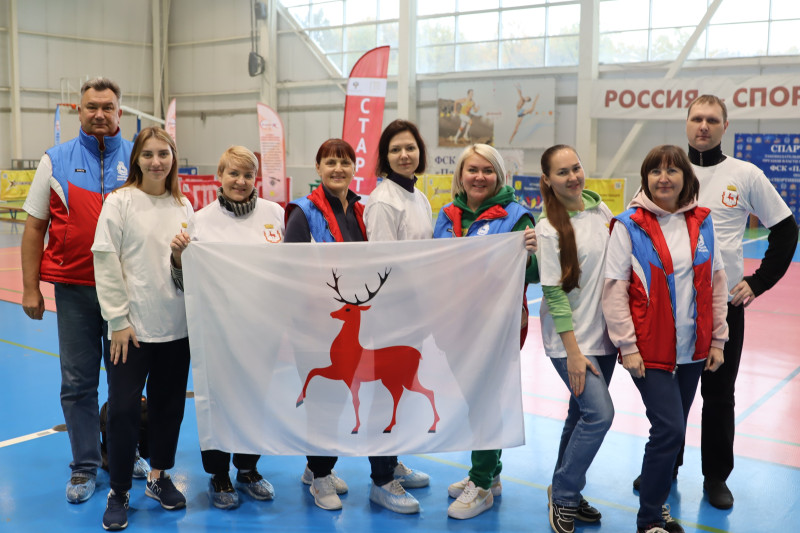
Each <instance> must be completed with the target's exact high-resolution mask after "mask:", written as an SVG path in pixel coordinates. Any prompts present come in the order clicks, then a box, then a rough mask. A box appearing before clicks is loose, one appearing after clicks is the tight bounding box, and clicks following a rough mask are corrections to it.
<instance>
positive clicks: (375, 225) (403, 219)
mask: <svg viewBox="0 0 800 533" xmlns="http://www.w3.org/2000/svg"><path fill="white" fill-rule="evenodd" d="M364 225H365V226H366V228H367V240H370V241H408V240H416V239H430V238H432V237H433V214H432V212H431V204H430V202H429V201H428V198H427V197H426V196H425V195H424V194H422V191H420V190H418V189H416V188H415V189H414V192H413V193H411V192H408V191H407V190H405V189H404V188H403V187H401V186H400V185H398V184H396V183H395V182H393V181H392V180H390V179H384V180H383V181H382V182H381V184H380V185H378V186H377V187H375V190H374V191H372V193H370V195H369V200H368V201H367V206H366V207H365V208H364Z"/></svg>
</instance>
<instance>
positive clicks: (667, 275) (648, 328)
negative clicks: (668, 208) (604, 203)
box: [611, 207, 715, 372]
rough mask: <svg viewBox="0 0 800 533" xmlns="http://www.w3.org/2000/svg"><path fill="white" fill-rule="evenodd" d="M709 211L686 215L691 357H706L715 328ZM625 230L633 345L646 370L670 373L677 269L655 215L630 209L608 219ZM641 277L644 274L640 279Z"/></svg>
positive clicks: (673, 354)
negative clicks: (692, 329)
mask: <svg viewBox="0 0 800 533" xmlns="http://www.w3.org/2000/svg"><path fill="white" fill-rule="evenodd" d="M709 213H710V210H709V209H707V208H705V207H695V208H693V209H689V210H688V211H686V212H685V213H684V217H685V218H686V227H687V229H688V230H689V242H690V244H691V249H692V270H693V274H694V282H693V285H694V307H695V335H696V338H695V350H694V355H693V356H692V359H693V360H695V361H699V360H702V359H705V358H706V357H708V350H709V348H710V346H711V332H712V329H713V325H712V323H713V312H712V286H711V280H712V277H713V274H714V273H713V264H714V246H715V244H714V226H713V223H712V221H711V217H710V216H709ZM617 221H619V222H620V223H622V224H624V225H625V227H626V228H627V230H628V234H629V235H630V238H631V245H632V248H633V250H632V252H633V257H632V265H631V280H630V286H629V287H628V297H629V299H630V309H631V317H632V319H633V325H634V327H635V330H636V346H637V348H638V349H639V353H640V354H641V356H642V359H643V360H644V366H645V368H657V369H661V370H667V371H669V372H672V371H673V370H674V369H675V364H676V358H677V354H676V345H677V338H676V332H675V305H676V303H675V299H676V293H675V273H674V271H673V265H672V256H671V255H670V253H669V249H668V248H667V242H666V240H665V239H664V234H663V233H662V232H661V226H660V225H659V223H658V219H657V217H656V215H654V214H653V213H651V212H650V211H648V210H646V209H643V208H641V207H639V208H633V209H629V210H627V211H625V212H624V213H622V214H620V215H619V216H617V217H615V218H614V219H613V220H612V221H611V228H612V229H613V227H614V223H615V222H617ZM642 276H644V277H643V278H642Z"/></svg>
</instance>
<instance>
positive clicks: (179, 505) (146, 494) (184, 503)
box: [144, 488, 186, 511]
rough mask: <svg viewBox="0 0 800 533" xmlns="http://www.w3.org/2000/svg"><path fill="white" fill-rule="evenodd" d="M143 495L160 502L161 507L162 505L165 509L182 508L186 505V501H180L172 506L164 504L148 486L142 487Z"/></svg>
mask: <svg viewBox="0 0 800 533" xmlns="http://www.w3.org/2000/svg"><path fill="white" fill-rule="evenodd" d="M144 495H145V496H148V497H150V498H153V499H154V500H155V501H157V502H158V503H160V504H161V507H163V508H164V509H166V510H167V511H175V510H177V509H183V508H184V507H186V502H180V503H178V504H176V505H173V506H169V505H166V504H165V503H164V502H162V501H161V498H159V497H158V496H156V495H155V494H154V493H153V492H152V491H151V490H150V489H149V488H147V489H144Z"/></svg>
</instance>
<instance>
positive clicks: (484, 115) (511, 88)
mask: <svg viewBox="0 0 800 533" xmlns="http://www.w3.org/2000/svg"><path fill="white" fill-rule="evenodd" d="M555 92H556V90H555V80H554V79H552V78H550V79H539V80H526V79H525V78H517V79H509V80H504V81H499V80H498V81H477V82H476V81H459V82H449V83H440V84H439V86H438V108H439V146H440V147H461V146H466V145H469V144H473V143H485V144H489V145H492V146H495V147H514V148H546V147H548V146H550V145H552V144H553V142H554V134H555V115H554V112H553V110H554V109H555Z"/></svg>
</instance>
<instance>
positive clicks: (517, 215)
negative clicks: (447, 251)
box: [433, 202, 532, 350]
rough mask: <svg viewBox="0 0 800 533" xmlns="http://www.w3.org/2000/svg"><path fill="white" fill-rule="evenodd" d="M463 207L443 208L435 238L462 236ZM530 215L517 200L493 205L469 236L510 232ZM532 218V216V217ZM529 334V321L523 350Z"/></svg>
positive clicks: (525, 303)
mask: <svg viewBox="0 0 800 533" xmlns="http://www.w3.org/2000/svg"><path fill="white" fill-rule="evenodd" d="M461 214H462V211H461V208H460V207H458V206H457V205H455V204H453V203H452V202H451V203H449V204H447V205H446V206H444V207H443V208H442V211H441V213H439V216H438V217H437V219H436V227H435V228H434V229H433V238H434V239H447V238H451V237H462V236H463V235H462V231H463V230H462V229H461ZM525 216H528V217H530V216H531V214H530V212H529V211H528V210H527V209H525V208H524V207H522V206H521V205H520V204H518V203H517V202H509V203H508V204H506V205H505V206H500V205H493V206H492V207H490V208H489V209H487V210H486V211H484V212H483V213H481V214H480V215H479V216H478V218H477V219H475V222H473V223H472V224H470V226H469V228H468V229H467V235H466V236H467V237H472V236H475V235H494V234H497V233H510V232H511V230H513V229H514V226H516V225H517V222H519V221H520V220H521V219H522V217H525ZM531 219H532V217H531ZM527 289H528V285H527V284H525V286H524V287H523V288H522V308H523V309H525V312H526V313H527V312H528V299H527V298H526V297H525V292H526V291H527ZM527 336H528V325H527V323H526V324H525V326H523V328H522V329H521V330H520V332H519V349H520V350H521V349H522V347H523V345H524V344H525V339H526V338H527Z"/></svg>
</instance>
